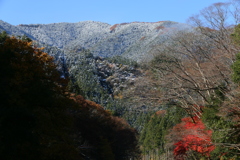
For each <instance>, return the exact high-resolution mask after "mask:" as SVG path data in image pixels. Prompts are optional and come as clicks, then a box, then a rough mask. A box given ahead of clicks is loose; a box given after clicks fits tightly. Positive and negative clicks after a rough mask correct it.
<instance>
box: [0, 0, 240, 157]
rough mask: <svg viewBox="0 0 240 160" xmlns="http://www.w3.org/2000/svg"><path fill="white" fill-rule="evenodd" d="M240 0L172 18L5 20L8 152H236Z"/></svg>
mask: <svg viewBox="0 0 240 160" xmlns="http://www.w3.org/2000/svg"><path fill="white" fill-rule="evenodd" d="M239 17H240V2H239V1H237V0H236V1H231V2H230V3H216V4H213V5H211V6H209V7H207V8H205V9H203V10H202V11H200V12H199V14H197V15H195V16H192V17H190V18H189V20H188V24H180V23H177V22H171V21H159V22H155V23H147V22H143V23H141V22H132V23H122V24H115V25H112V26H111V25H109V24H106V23H102V22H93V21H86V22H79V23H55V24H46V25H43V24H29V25H25V24H21V25H18V26H12V25H10V24H8V23H6V22H3V21H0V31H5V32H2V33H1V36H0V54H1V58H0V60H1V63H0V65H1V72H0V73H1V82H0V85H1V88H2V92H1V97H2V102H3V105H2V107H1V113H0V143H1V146H2V147H0V155H2V157H3V158H4V159H7V160H8V159H84V160H88V159H91V160H95V159H96V160H108V159H109V160H130V159H131V160H133V159H134V160H139V159H143V160H238V159H240V139H239V137H240V134H239V133H240V128H239V127H240V123H239V122H240V107H239V103H240V102H239V98H240V97H239V84H240V55H239V54H240V18H239Z"/></svg>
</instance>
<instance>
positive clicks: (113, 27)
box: [110, 24, 119, 31]
mask: <svg viewBox="0 0 240 160" xmlns="http://www.w3.org/2000/svg"><path fill="white" fill-rule="evenodd" d="M118 25H119V24H114V25H113V26H112V27H110V30H111V31H112V30H114V29H115V28H117V26H118Z"/></svg>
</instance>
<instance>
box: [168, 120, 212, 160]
mask: <svg viewBox="0 0 240 160" xmlns="http://www.w3.org/2000/svg"><path fill="white" fill-rule="evenodd" d="M172 132H173V133H172V135H173V136H178V138H177V142H176V141H175V143H174V145H175V146H176V148H175V149H174V155H175V159H177V160H184V156H186V154H187V151H190V150H192V151H196V152H198V153H200V154H202V155H203V156H207V157H209V156H210V152H211V151H213V150H214V149H215V146H214V145H213V144H212V141H211V136H212V131H211V130H206V127H205V125H204V123H203V122H202V121H201V119H199V118H198V117H197V116H195V117H192V118H191V117H186V118H183V119H182V122H181V123H179V124H177V125H176V126H175V127H174V128H173V130H172Z"/></svg>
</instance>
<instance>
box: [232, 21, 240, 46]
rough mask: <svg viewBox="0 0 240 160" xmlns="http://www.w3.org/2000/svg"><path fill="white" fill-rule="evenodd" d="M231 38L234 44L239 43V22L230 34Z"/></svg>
mask: <svg viewBox="0 0 240 160" xmlns="http://www.w3.org/2000/svg"><path fill="white" fill-rule="evenodd" d="M231 38H232V40H233V41H234V43H235V44H236V45H240V24H238V25H237V26H236V27H235V28H234V33H233V34H231Z"/></svg>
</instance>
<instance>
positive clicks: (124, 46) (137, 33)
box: [0, 21, 191, 61]
mask: <svg viewBox="0 0 240 160" xmlns="http://www.w3.org/2000/svg"><path fill="white" fill-rule="evenodd" d="M189 29H191V27H190V26H189V25H187V24H183V23H178V22H172V21H158V22H130V23H119V24H114V25H110V24H108V23H103V22H97V21H82V22H77V23H67V22H61V23H50V24H20V25H17V26H14V25H11V24H9V23H6V22H4V21H0V31H3V30H5V31H7V33H9V34H11V35H24V34H25V35H27V36H28V37H30V38H31V39H33V40H35V41H39V42H40V43H44V44H48V45H50V46H54V47H58V48H60V49H63V50H64V51H68V52H71V51H73V50H76V49H78V50H79V49H89V50H91V52H92V53H93V55H95V56H101V57H112V56H116V55H118V56H123V57H125V58H130V59H133V60H136V61H142V60H143V59H147V57H149V54H148V53H149V52H150V50H151V49H152V47H153V46H155V45H158V44H160V43H163V42H164V41H166V40H168V37H169V36H172V35H173V34H174V33H175V32H178V31H180V30H189Z"/></svg>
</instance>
